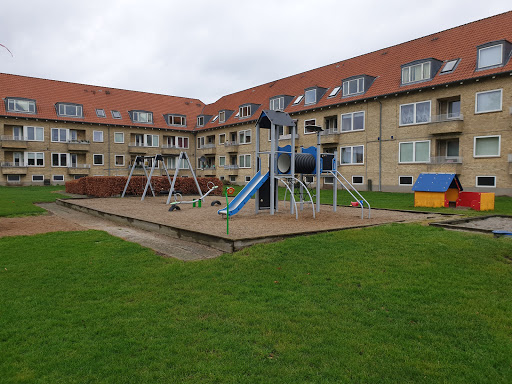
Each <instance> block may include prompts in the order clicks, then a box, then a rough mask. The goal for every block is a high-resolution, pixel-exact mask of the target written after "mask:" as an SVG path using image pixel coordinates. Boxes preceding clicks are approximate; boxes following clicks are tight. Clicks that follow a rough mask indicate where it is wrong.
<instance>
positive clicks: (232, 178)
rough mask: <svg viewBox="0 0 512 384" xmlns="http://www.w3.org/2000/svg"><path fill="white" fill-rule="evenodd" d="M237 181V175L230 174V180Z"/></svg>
mask: <svg viewBox="0 0 512 384" xmlns="http://www.w3.org/2000/svg"><path fill="white" fill-rule="evenodd" d="M235 181H236V176H235V175H229V182H230V183H234V182H235Z"/></svg>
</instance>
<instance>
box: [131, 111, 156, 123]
mask: <svg viewBox="0 0 512 384" xmlns="http://www.w3.org/2000/svg"><path fill="white" fill-rule="evenodd" d="M132 117H133V121H134V122H136V123H142V124H153V112H146V111H133V112H132Z"/></svg>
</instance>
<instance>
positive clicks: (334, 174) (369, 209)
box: [330, 170, 372, 219]
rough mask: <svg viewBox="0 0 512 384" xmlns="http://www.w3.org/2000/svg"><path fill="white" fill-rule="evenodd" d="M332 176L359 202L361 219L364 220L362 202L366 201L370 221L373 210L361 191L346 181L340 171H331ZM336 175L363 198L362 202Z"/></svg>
mask: <svg viewBox="0 0 512 384" xmlns="http://www.w3.org/2000/svg"><path fill="white" fill-rule="evenodd" d="M330 172H331V174H332V175H333V176H334V177H335V178H336V180H338V181H339V182H340V184H341V185H342V186H343V187H344V188H345V189H346V190H347V192H348V193H350V195H351V196H352V197H353V198H354V199H355V200H356V201H358V202H359V205H360V206H361V219H363V218H364V206H363V204H361V200H362V201H364V202H365V203H366V204H367V205H368V218H369V219H370V218H371V212H372V211H371V210H372V208H371V207H370V203H368V201H366V199H365V198H364V197H363V195H361V194H360V193H359V191H358V190H357V189H356V188H354V186H353V185H352V184H350V182H349V181H348V180H347V179H345V176H343V175H342V174H341V173H340V172H339V171H337V170H336V171H330ZM336 174H338V175H340V176H341V178H342V179H343V180H345V182H346V183H347V184H348V185H349V186H350V187H351V188H352V189H353V190H354V191H355V192H356V193H357V195H358V196H359V197H360V198H361V200H359V199H358V198H357V197H355V196H354V194H353V193H352V192H350V190H349V189H348V188H347V187H346V186H345V184H343V182H342V181H341V180H340V179H339V178H338V177H337V176H336Z"/></svg>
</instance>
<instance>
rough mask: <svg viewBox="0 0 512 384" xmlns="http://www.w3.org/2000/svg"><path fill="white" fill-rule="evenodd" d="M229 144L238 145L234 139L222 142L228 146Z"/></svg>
mask: <svg viewBox="0 0 512 384" xmlns="http://www.w3.org/2000/svg"><path fill="white" fill-rule="evenodd" d="M231 145H239V143H238V142H236V141H226V142H224V146H226V147H229V146H231Z"/></svg>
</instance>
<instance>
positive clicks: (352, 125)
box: [340, 111, 366, 133]
mask: <svg viewBox="0 0 512 384" xmlns="http://www.w3.org/2000/svg"><path fill="white" fill-rule="evenodd" d="M359 113H362V114H363V129H354V115H355V114H359ZM349 115H350V129H349V130H348V131H344V130H343V116H349ZM365 129H366V113H365V112H364V111H356V112H349V113H343V114H341V116H340V133H348V132H361V131H364V130H365Z"/></svg>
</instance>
